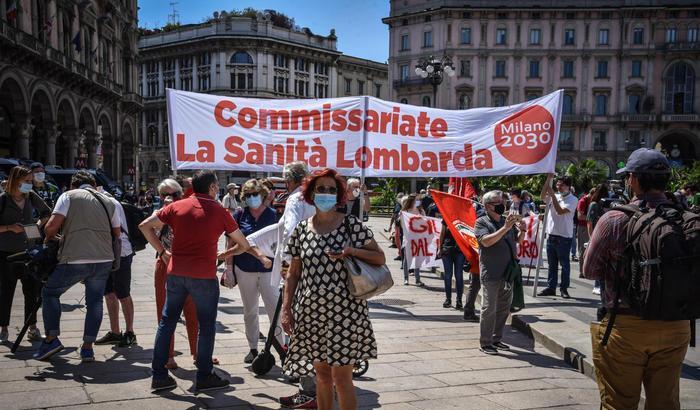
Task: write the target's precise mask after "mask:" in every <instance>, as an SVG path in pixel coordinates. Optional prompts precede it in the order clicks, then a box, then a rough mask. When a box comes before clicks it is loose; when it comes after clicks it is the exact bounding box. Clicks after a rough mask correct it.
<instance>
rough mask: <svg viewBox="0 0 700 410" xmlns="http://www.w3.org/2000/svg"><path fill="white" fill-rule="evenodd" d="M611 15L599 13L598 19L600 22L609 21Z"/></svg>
mask: <svg viewBox="0 0 700 410" xmlns="http://www.w3.org/2000/svg"><path fill="white" fill-rule="evenodd" d="M610 16H611V13H610V12H609V11H601V12H600V19H601V20H610Z"/></svg>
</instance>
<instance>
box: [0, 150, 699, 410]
mask: <svg viewBox="0 0 700 410" xmlns="http://www.w3.org/2000/svg"><path fill="white" fill-rule="evenodd" d="M657 154H658V153H657ZM635 155H636V156H635ZM622 172H623V174H622V175H623V177H624V180H625V184H626V187H627V188H628V193H629V194H630V197H634V198H635V201H645V203H649V204H651V205H653V206H656V205H658V204H664V203H674V204H676V205H677V206H679V207H686V208H693V207H695V208H694V209H696V208H697V207H698V206H700V194H698V192H697V189H696V187H694V186H692V185H689V186H687V187H686V188H685V189H684V192H683V198H684V199H685V201H680V200H679V199H678V197H677V196H674V195H664V190H665V189H666V187H667V184H668V178H669V177H670V168H669V167H668V162H667V161H666V160H665V157H663V155H661V154H658V155H656V154H655V153H654V152H653V151H651V150H644V151H636V152H635V153H633V154H632V157H630V160H629V161H628V162H627V167H626V168H624V169H623V170H622ZM281 181H283V182H284V184H285V188H286V191H287V192H286V195H285V197H286V204H285V207H284V210H283V212H281V213H278V212H277V211H276V210H275V209H273V207H272V205H273V201H274V200H275V187H274V183H273V181H272V180H270V179H250V180H248V181H246V182H245V183H243V184H241V185H237V184H235V183H231V184H228V185H227V186H226V189H225V195H223V197H222V198H221V195H220V192H219V191H220V188H219V181H218V180H217V177H216V174H215V173H213V172H211V171H199V172H197V173H195V174H194V175H193V176H192V177H191V178H186V177H183V176H178V177H176V178H167V179H165V180H163V181H161V182H160V183H159V184H158V186H157V187H156V188H155V190H154V192H155V193H154V195H157V198H158V200H157V201H154V200H152V201H151V202H150V204H148V203H145V202H144V203H143V204H137V205H141V206H140V207H141V208H145V209H148V210H149V211H151V208H159V209H153V210H152V213H151V214H150V216H148V217H147V218H145V220H143V222H141V223H140V225H138V228H136V231H138V232H139V233H140V234H142V235H143V237H144V238H145V240H147V241H148V243H150V245H151V247H152V248H153V249H154V250H155V251H156V258H155V263H154V285H155V300H156V312H155V317H156V318H157V320H158V328H157V333H156V338H155V342H154V350H153V360H152V375H153V378H152V389H153V391H154V392H158V391H163V390H167V389H171V388H173V387H175V386H176V381H175V379H173V378H172V377H171V376H170V374H169V370H173V369H176V368H178V364H177V362H176V361H175V355H174V341H173V335H174V332H175V328H176V326H177V323H178V321H180V319H181V316H183V315H184V319H185V320H184V322H185V326H186V331H187V337H188V341H189V350H190V355H191V357H192V359H193V361H194V363H195V365H196V367H197V373H196V380H195V383H196V390H197V391H208V390H214V389H221V388H225V387H226V386H228V385H229V381H228V380H226V379H224V378H221V377H220V376H219V375H217V374H216V373H215V372H214V371H213V369H214V366H215V365H217V364H218V360H217V359H216V357H214V343H215V337H216V318H217V311H218V300H219V295H220V292H221V286H222V285H223V286H225V287H226V288H231V287H234V286H237V287H238V289H239V292H240V296H241V303H242V305H243V319H244V324H245V335H246V341H247V344H248V352H247V354H246V355H245V357H244V362H245V363H252V362H253V361H254V360H255V359H256V357H258V355H259V352H258V350H257V349H258V345H259V335H260V323H259V317H258V315H259V313H258V312H259V300H260V299H262V301H263V304H264V306H265V310H266V312H267V314H268V318H269V319H270V321H271V322H272V321H273V317H274V316H275V309H276V307H277V306H278V304H280V303H281V314H280V320H279V323H277V324H276V326H277V330H276V331H275V332H274V337H275V338H276V339H277V342H278V343H279V345H281V346H283V347H284V349H285V350H286V360H285V361H284V365H283V371H284V373H285V374H286V375H287V376H288V377H289V378H290V379H291V380H297V379H298V381H299V389H298V391H297V392H295V393H294V394H291V395H289V396H285V397H280V398H279V400H280V403H281V404H282V405H284V406H285V407H290V408H320V409H330V408H332V407H333V403H334V400H337V402H338V405H339V408H341V409H354V408H356V407H357V399H356V396H355V391H354V387H353V382H352V370H353V367H354V365H355V364H356V363H358V362H361V361H365V360H368V359H374V358H376V357H377V344H376V340H375V337H374V332H373V329H372V323H371V321H370V319H369V307H368V304H367V301H366V300H363V299H358V298H355V297H353V296H352V295H351V293H350V291H349V289H348V285H347V281H348V272H347V271H346V269H345V267H344V264H343V259H344V258H347V257H353V258H357V259H360V260H362V261H364V262H367V263H369V264H373V265H382V264H384V263H385V259H386V258H385V255H384V252H383V251H382V249H381V248H380V247H379V245H378V244H377V242H376V240H375V239H374V234H373V232H372V231H371V230H370V229H369V228H368V226H367V225H365V224H364V223H363V222H364V221H366V218H367V215H368V213H369V211H370V201H369V196H368V195H367V191H366V188H365V187H364V186H363V185H362V184H361V183H360V181H359V180H357V179H354V178H350V179H347V180H346V179H345V178H343V177H341V176H340V175H338V173H337V172H336V171H334V170H332V169H322V170H317V171H314V172H312V173H310V172H309V171H308V170H307V168H306V165H305V164H304V163H302V162H293V163H290V164H287V165H286V166H285V167H284V171H283V174H282V179H281ZM2 189H3V193H2V194H0V269H2V275H0V276H1V277H0V341H2V342H4V341H7V340H8V339H9V337H10V335H9V330H8V326H9V320H10V313H11V312H10V310H11V307H12V301H13V298H14V293H15V288H16V285H17V282H18V281H21V283H22V290H23V293H24V301H25V315H24V316H25V321H27V322H28V323H29V331H28V334H27V338H28V339H29V340H31V341H37V342H41V343H40V345H39V348H38V350H37V352H36V353H35V354H34V358H36V359H38V360H48V359H49V358H50V357H51V356H53V355H54V354H56V353H58V352H59V351H61V350H62V349H63V345H62V343H61V341H60V339H59V336H60V329H61V326H60V318H61V302H60V298H61V295H63V294H64V293H65V292H66V291H68V290H69V289H70V288H71V287H73V286H74V285H76V284H78V283H84V285H85V304H86V318H85V328H84V333H83V343H82V345H81V347H80V357H81V360H82V361H83V362H90V361H94V360H95V354H94V347H93V345H109V344H114V345H118V346H120V347H129V346H133V345H135V344H136V343H137V339H136V334H135V332H134V303H133V300H132V298H131V289H130V288H131V265H132V261H133V257H134V254H135V252H136V249H135V247H134V242H133V237H134V234H135V233H136V232H134V231H133V229H134V227H131V229H132V232H130V229H129V228H130V227H129V224H128V223H127V220H128V218H127V216H126V214H125V209H124V207H125V206H126V204H125V203H123V202H120V200H118V199H117V198H114V197H113V196H112V195H110V194H109V193H108V192H105V191H104V190H102V189H101V188H100V187H98V186H97V184H96V181H95V178H94V177H93V175H92V174H90V173H89V172H86V171H78V172H77V173H76V174H75V175H74V176H73V177H72V180H71V187H70V190H66V191H65V192H63V193H61V192H60V191H59V190H58V189H57V188H56V187H54V186H53V185H50V184H48V182H47V181H46V180H45V174H44V169H43V166H42V165H41V164H39V163H36V164H32V165H31V167H24V166H17V167H15V168H13V169H12V171H11V172H10V175H9V179H8V180H7V181H5V182H4V183H3V187H2ZM573 191H574V190H573V186H572V181H571V179H570V178H569V177H567V176H554V175H549V176H548V178H547V179H546V182H545V184H544V187H543V189H542V192H541V195H540V198H541V200H542V202H543V209H547V214H548V218H547V223H546V225H545V227H544V231H545V232H546V235H547V241H546V256H547V261H548V267H549V268H548V279H547V286H546V287H545V288H544V289H543V290H541V291H540V292H539V294H538V295H539V296H542V297H545V296H554V295H556V291H557V287H558V288H559V292H560V295H561V296H562V297H563V298H569V297H570V296H569V293H568V288H569V286H570V271H571V266H570V262H571V261H572V260H573V261H579V262H580V263H581V264H582V269H581V271H582V275H583V276H585V277H586V278H588V279H591V280H594V281H595V284H594V286H593V293H595V294H600V295H601V302H602V304H603V307H604V308H606V309H603V310H602V314H601V317H600V319H602V321H601V323H600V325H595V326H596V328H595V329H593V328H592V337H593V348H594V362H595V364H596V374H597V376H598V383H599V387H600V392H601V401H602V402H603V403H604V404H610V408H617V407H615V406H616V405H617V404H619V403H625V404H624V405H625V406H627V405H628V404H629V405H630V406H632V404H633V403H634V401H635V400H638V399H639V389H640V386H641V385H642V384H644V385H645V390H646V392H647V401H648V403H649V402H651V403H654V402H655V400H657V401H658V400H661V399H660V398H662V397H664V398H667V397H675V398H676V401H677V397H678V379H679V375H680V364H681V363H682V361H683V357H684V356H685V347H686V346H687V344H688V340H689V337H690V336H689V327H688V326H687V321H679V320H677V321H666V322H663V321H661V322H659V321H644V320H639V319H638V318H636V317H634V315H632V313H630V311H629V310H623V311H622V313H621V316H622V318H619V319H618V322H617V324H616V325H615V326H614V327H613V330H612V334H611V335H609V337H610V344H608V345H607V346H602V345H601V344H600V343H597V341H598V339H599V338H600V337H602V333H603V332H602V330H601V329H603V328H604V323H608V321H609V320H610V316H609V315H610V311H611V310H612V309H613V308H615V309H617V308H618V306H617V303H616V301H615V298H616V294H615V293H613V290H614V289H615V287H616V282H615V277H614V275H615V274H617V272H616V271H614V270H611V269H609V267H610V266H611V265H610V264H611V263H615V262H616V261H617V260H619V259H620V258H621V254H622V247H624V245H625V241H626V240H627V237H626V232H625V228H626V224H627V222H628V220H629V215H628V214H626V213H624V212H621V211H618V210H616V209H615V206H614V205H615V204H616V203H617V202H623V200H620V199H618V198H617V197H616V196H615V193H614V190H613V189H611V187H609V186H608V185H607V184H600V185H598V186H596V187H594V188H592V189H591V190H590V191H589V192H586V193H585V194H584V195H582V196H581V198H580V199H579V198H577V197H576V196H575V194H574V192H573ZM124 199H127V200H128V199H129V198H124ZM473 200H474V201H473V204H474V207H475V209H476V212H477V220H476V223H475V226H474V235H475V237H476V239H477V242H478V244H479V265H478V267H472V266H470V263H469V261H468V260H467V258H466V256H465V255H464V253H463V252H462V251H461V250H460V248H459V246H458V245H457V241H456V240H455V238H454V237H453V236H452V234H451V232H450V230H449V229H447V225H446V224H447V222H446V221H443V229H442V233H441V236H440V240H439V246H438V257H439V258H440V259H441V260H442V264H443V272H444V292H445V300H444V302H443V307H444V308H455V309H458V310H463V311H464V320H465V321H469V322H478V323H479V326H480V350H481V351H482V352H483V353H485V354H490V355H493V354H498V352H499V350H508V349H510V347H509V346H508V345H507V344H505V343H504V342H503V340H502V339H503V331H504V327H505V324H506V320H507V318H508V315H509V313H510V312H511V311H512V308H513V306H512V300H513V283H512V275H511V274H512V270H513V269H514V268H513V266H517V265H518V260H517V246H518V243H519V242H520V241H522V240H523V237H524V235H525V231H526V228H525V226H524V224H523V222H522V221H523V218H525V217H528V216H531V215H539V214H541V211H540V210H539V209H538V207H537V206H536V205H535V202H534V200H533V196H532V195H531V194H530V193H529V192H527V191H524V190H521V189H519V188H517V187H512V188H509V189H507V190H503V191H501V190H491V191H488V192H486V193H484V194H483V195H482V196H480V197H474V198H473ZM156 202H157V203H158V204H159V205H158V206H155V205H154V203H156ZM401 212H406V213H409V214H414V215H427V216H432V217H437V218H440V217H441V215H440V212H439V210H438V208H437V206H436V204H435V203H434V201H433V199H432V197H431V194H430V192H429V191H420V192H418V193H415V194H409V195H404V194H403V193H400V194H398V195H397V197H396V205H395V208H394V213H393V214H392V218H391V220H390V223H389V227H388V228H387V229H385V231H386V232H391V235H392V238H393V244H392V247H395V248H397V253H398V255H397V257H396V259H397V260H401V261H402V269H403V274H404V275H403V276H404V285H409V284H410V277H411V276H413V277H414V280H415V284H416V285H417V286H419V287H423V286H425V285H424V283H423V282H422V280H421V272H420V269H410V267H409V264H408V263H407V260H408V258H407V255H406V249H404V247H403V245H402V244H403V232H402V227H401V223H400V220H401V218H400V213H401ZM32 225H33V226H36V225H39V226H40V227H41V229H42V230H43V237H39V236H35V235H33V234H32V233H31V232H32V230H31V229H29V228H28V227H30V226H32ZM194 226H196V227H197V229H192V227H194ZM222 235H223V236H225V238H226V249H224V250H223V251H222V250H220V249H219V246H218V243H219V239H220V238H221V236H222ZM42 240H43V241H47V242H50V241H58V243H59V247H58V253H57V261H58V264H57V265H56V268H55V270H54V271H53V273H51V274H50V275H48V276H47V278H46V280H45V281H44V283H42V282H41V281H40V280H39V279H38V278H36V277H33V276H31V275H26V274H24V272H23V268H22V265H21V264H16V263H11V262H9V261H8V260H7V258H8V256H10V255H12V254H15V253H17V252H22V251H25V250H27V249H29V248H30V247H32V246H34V245H35V244H37V243H39V242H41V241H42ZM219 265H221V267H219ZM559 272H561V274H559ZM218 273H221V279H220V280H219V277H218ZM465 274H467V275H469V278H468V279H469V285H468V288H467V289H466V290H467V295H466V298H465V295H464V291H465ZM453 278H454V285H455V286H454V287H453ZM281 285H282V286H281ZM480 291H481V292H482V301H481V309H480V314H479V315H477V310H476V309H475V302H476V296H477V294H478V293H479V292H480ZM453 293H454V295H453ZM40 296H41V297H42V300H43V301H42V305H41V308H42V309H41V314H42V316H43V324H44V337H42V334H41V331H40V330H39V328H38V327H37V320H36V310H35V309H34V306H35V305H36V304H37V303H38V299H39V297H40ZM453 296H454V297H455V299H453ZM280 298H281V302H280ZM103 301H104V303H103ZM103 304H104V305H106V306H107V313H108V317H109V322H110V326H109V330H108V331H107V332H106V333H105V334H104V335H103V336H102V337H100V338H98V336H99V335H98V333H99V330H100V326H101V322H102V318H103ZM625 308H626V307H625ZM120 311H121V314H122V316H123V318H124V327H123V328H122V327H121V324H120V323H121V320H120ZM613 321H614V319H613ZM654 332H661V333H664V334H667V335H669V336H668V337H665V338H664V340H662V341H659V340H651V339H645V338H643V340H641V342H640V343H641V344H640V345H639V346H638V347H636V348H635V349H632V350H629V349H626V348H625V347H624V346H630V341H631V340H633V339H634V340H638V336H639V335H641V334H642V333H648V334H652V333H654ZM639 358H645V359H644V360H641V359H639ZM633 362H634V363H636V364H634V365H629V366H630V367H631V368H630V369H626V370H625V371H624V372H620V371H619V370H620V366H623V367H624V366H626V364H627V363H633ZM632 367H633V369H632ZM649 372H651V373H653V374H654V377H653V380H655V382H654V383H652V382H651V381H650V380H651V379H649V378H648V377H647V376H643V375H645V374H647V373H649ZM633 375H634V377H632V376H633ZM650 377H651V376H650ZM661 379H663V382H661ZM635 397H636V398H635ZM632 407H633V406H632ZM669 408H678V407H677V406H676V407H674V406H672V407H669Z"/></svg>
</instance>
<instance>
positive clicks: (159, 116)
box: [156, 110, 165, 146]
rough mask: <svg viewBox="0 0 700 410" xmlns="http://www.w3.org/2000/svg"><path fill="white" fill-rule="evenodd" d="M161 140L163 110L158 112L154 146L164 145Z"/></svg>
mask: <svg viewBox="0 0 700 410" xmlns="http://www.w3.org/2000/svg"><path fill="white" fill-rule="evenodd" d="M164 144H165V142H164V139H163V110H158V138H157V140H156V146H161V145H164Z"/></svg>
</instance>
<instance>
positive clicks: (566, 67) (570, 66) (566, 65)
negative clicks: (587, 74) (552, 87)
mask: <svg viewBox="0 0 700 410" xmlns="http://www.w3.org/2000/svg"><path fill="white" fill-rule="evenodd" d="M561 76H562V77H563V78H574V62H573V61H564V62H563V63H562V75H561Z"/></svg>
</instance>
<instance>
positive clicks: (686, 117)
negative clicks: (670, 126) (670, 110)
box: [661, 114, 700, 122]
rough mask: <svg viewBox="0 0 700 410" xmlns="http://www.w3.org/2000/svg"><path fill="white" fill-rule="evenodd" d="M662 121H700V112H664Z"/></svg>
mask: <svg viewBox="0 0 700 410" xmlns="http://www.w3.org/2000/svg"><path fill="white" fill-rule="evenodd" d="M661 122H700V114H662V115H661Z"/></svg>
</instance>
